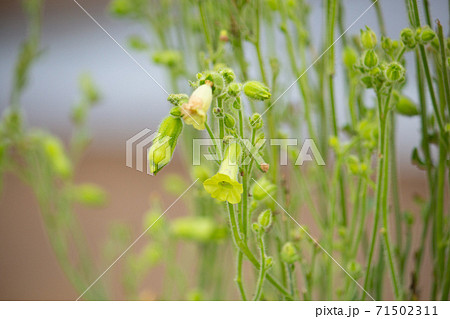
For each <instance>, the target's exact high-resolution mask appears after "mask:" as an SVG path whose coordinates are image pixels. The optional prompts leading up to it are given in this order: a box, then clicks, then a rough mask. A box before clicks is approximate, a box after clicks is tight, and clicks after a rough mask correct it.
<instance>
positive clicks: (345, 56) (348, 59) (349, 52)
mask: <svg viewBox="0 0 450 319" xmlns="http://www.w3.org/2000/svg"><path fill="white" fill-rule="evenodd" d="M342 60H343V61H344V64H345V66H346V67H347V68H348V69H352V68H353V66H354V65H355V64H356V62H357V61H358V55H357V54H356V51H355V50H354V49H353V48H352V47H345V48H344V52H343V53H342Z"/></svg>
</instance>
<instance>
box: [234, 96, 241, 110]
mask: <svg viewBox="0 0 450 319" xmlns="http://www.w3.org/2000/svg"><path fill="white" fill-rule="evenodd" d="M241 107H242V105H241V98H240V97H239V96H238V97H237V98H236V99H235V100H234V102H233V108H234V109H235V110H240V109H241Z"/></svg>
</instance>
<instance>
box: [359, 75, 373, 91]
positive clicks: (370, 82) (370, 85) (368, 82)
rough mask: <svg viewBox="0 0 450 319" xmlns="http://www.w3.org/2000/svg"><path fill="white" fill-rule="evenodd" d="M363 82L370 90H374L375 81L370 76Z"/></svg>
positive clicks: (363, 78) (362, 80) (365, 77)
mask: <svg viewBox="0 0 450 319" xmlns="http://www.w3.org/2000/svg"><path fill="white" fill-rule="evenodd" d="M361 82H362V83H363V84H364V86H365V87H366V88H368V89H370V88H373V87H374V84H373V79H372V77H371V76H370V75H365V76H363V77H362V78H361Z"/></svg>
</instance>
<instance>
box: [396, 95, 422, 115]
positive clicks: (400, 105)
mask: <svg viewBox="0 0 450 319" xmlns="http://www.w3.org/2000/svg"><path fill="white" fill-rule="evenodd" d="M397 99H398V101H397V105H396V106H395V110H396V111H397V112H398V113H399V114H401V115H404V116H415V115H418V114H419V110H418V108H417V105H416V103H414V102H413V101H411V100H410V99H409V98H408V97H406V96H405V95H402V94H398V95H397Z"/></svg>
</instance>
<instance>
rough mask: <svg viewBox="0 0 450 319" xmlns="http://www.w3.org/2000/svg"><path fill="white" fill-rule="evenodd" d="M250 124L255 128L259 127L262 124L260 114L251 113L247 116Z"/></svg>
mask: <svg viewBox="0 0 450 319" xmlns="http://www.w3.org/2000/svg"><path fill="white" fill-rule="evenodd" d="M249 121H250V126H251V127H252V128H254V129H256V130H258V129H260V128H261V127H262V126H263V120H262V117H261V114H259V113H253V115H252V116H251V117H250V118H249Z"/></svg>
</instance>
